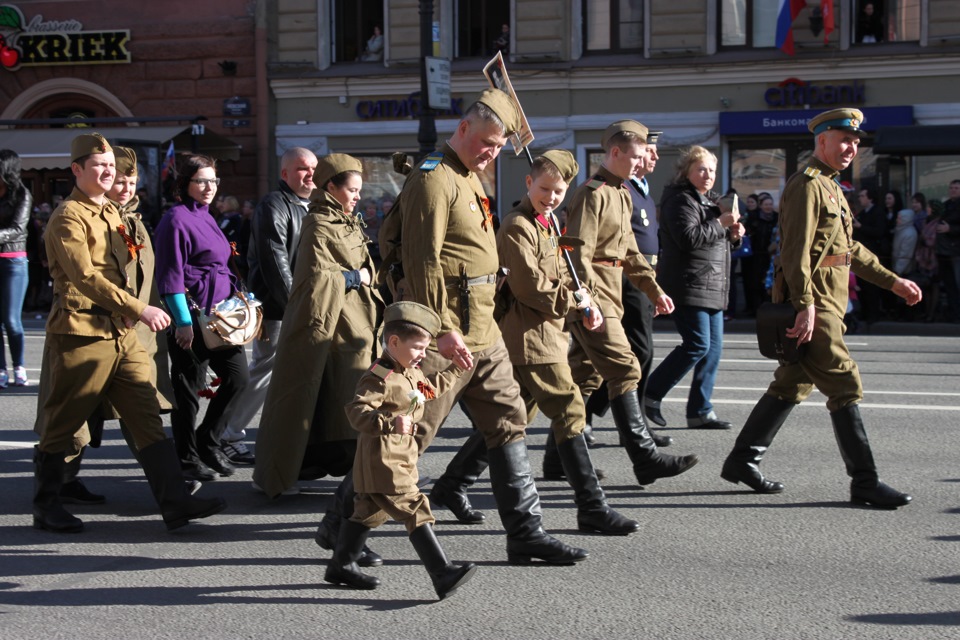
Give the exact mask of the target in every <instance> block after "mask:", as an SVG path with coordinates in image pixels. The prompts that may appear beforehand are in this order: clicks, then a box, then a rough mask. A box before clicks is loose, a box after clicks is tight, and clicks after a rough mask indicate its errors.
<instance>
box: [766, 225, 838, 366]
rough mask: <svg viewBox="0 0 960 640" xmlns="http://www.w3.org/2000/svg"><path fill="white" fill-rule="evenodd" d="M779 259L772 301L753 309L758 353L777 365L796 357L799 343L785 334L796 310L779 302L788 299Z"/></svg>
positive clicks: (800, 349) (818, 261)
mask: <svg viewBox="0 0 960 640" xmlns="http://www.w3.org/2000/svg"><path fill="white" fill-rule="evenodd" d="M840 224H842V223H840ZM840 224H837V225H836V226H835V227H834V228H833V233H832V234H831V235H830V239H829V240H827V243H826V244H825V245H823V251H822V252H821V253H820V257H819V258H818V259H817V263H816V264H815V265H814V267H813V271H811V273H816V271H817V269H819V268H820V265H821V264H822V263H823V259H824V257H826V255H827V249H829V248H830V245H832V244H833V241H834V240H835V239H836V237H837V234H838V233H839V232H840ZM779 260H780V258H779V256H778V257H777V258H776V261H777V266H776V267H774V287H773V289H774V290H773V299H774V300H775V302H764V303H763V304H762V305H760V308H759V309H757V346H758V347H759V348H760V354H761V355H762V356H763V357H765V358H770V359H771V360H777V361H778V362H780V364H781V365H787V364H794V363H796V362H799V361H800V354H801V352H802V349H803V345H798V344H797V339H796V338H789V337H787V329H790V328H792V327H793V325H794V324H795V323H796V321H797V310H796V309H794V308H793V305H792V304H790V303H789V302H780V301H781V300H789V298H790V294H789V292H788V291H787V284H786V280H785V279H784V277H783V270H782V268H781V267H780V266H779Z"/></svg>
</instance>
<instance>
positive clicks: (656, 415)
mask: <svg viewBox="0 0 960 640" xmlns="http://www.w3.org/2000/svg"><path fill="white" fill-rule="evenodd" d="M643 412H644V413H645V414H646V415H647V419H648V420H650V422H652V423H653V424H658V425H660V426H661V427H665V426H667V421H666V419H664V417H663V414H662V413H660V407H654V406H653V405H649V404H647V403H646V402H644V403H643Z"/></svg>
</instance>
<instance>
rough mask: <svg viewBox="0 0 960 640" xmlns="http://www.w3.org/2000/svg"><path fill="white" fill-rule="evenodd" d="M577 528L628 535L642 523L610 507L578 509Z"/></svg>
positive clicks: (586, 531)
mask: <svg viewBox="0 0 960 640" xmlns="http://www.w3.org/2000/svg"><path fill="white" fill-rule="evenodd" d="M577 528H578V529H580V531H583V532H585V533H602V534H603V535H606V536H626V535H630V534H631V533H636V532H637V531H639V530H640V523H639V522H637V521H636V520H630V519H629V518H625V517H623V516H622V515H620V514H619V513H617V512H616V511H614V510H613V509H611V508H610V507H602V508H600V509H597V510H595V511H577Z"/></svg>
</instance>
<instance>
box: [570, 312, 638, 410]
mask: <svg viewBox="0 0 960 640" xmlns="http://www.w3.org/2000/svg"><path fill="white" fill-rule="evenodd" d="M569 328H570V333H571V334H572V335H573V343H572V344H571V346H570V354H569V356H568V361H569V363H570V370H571V371H572V372H573V381H574V382H575V383H576V384H577V386H578V387H580V390H581V391H582V392H583V393H592V392H593V391H595V390H596V387H593V388H590V386H591V381H593V382H595V380H596V377H595V373H594V372H595V371H596V373H599V374H600V377H601V378H603V379H604V380H605V381H606V383H607V393H608V394H609V396H610V398H619V397H620V396H622V395H624V394H626V393H630V392H635V391H636V390H637V388H638V387H639V386H640V363H639V362H638V361H637V356H635V355H633V351H632V350H631V348H630V341H629V340H628V339H627V334H626V332H625V331H624V330H623V325H622V324H621V323H620V319H619V318H605V320H604V327H603V330H602V331H590V330H588V329H587V328H586V327H584V326H583V324H581V323H579V322H572V323H570V325H569Z"/></svg>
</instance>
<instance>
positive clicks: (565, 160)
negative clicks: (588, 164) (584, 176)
mask: <svg viewBox="0 0 960 640" xmlns="http://www.w3.org/2000/svg"><path fill="white" fill-rule="evenodd" d="M541 157H543V158H546V159H547V160H549V161H550V162H552V163H553V164H555V165H556V166H557V169H559V170H560V177H561V178H563V181H564V182H566V183H567V184H570V183H571V182H573V179H574V178H576V177H577V174H578V173H580V165H579V164H577V160H576V158H574V157H573V154H572V153H570V152H569V151H564V150H563V149H550V150H549V151H544V152H543V153H542V154H541Z"/></svg>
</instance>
